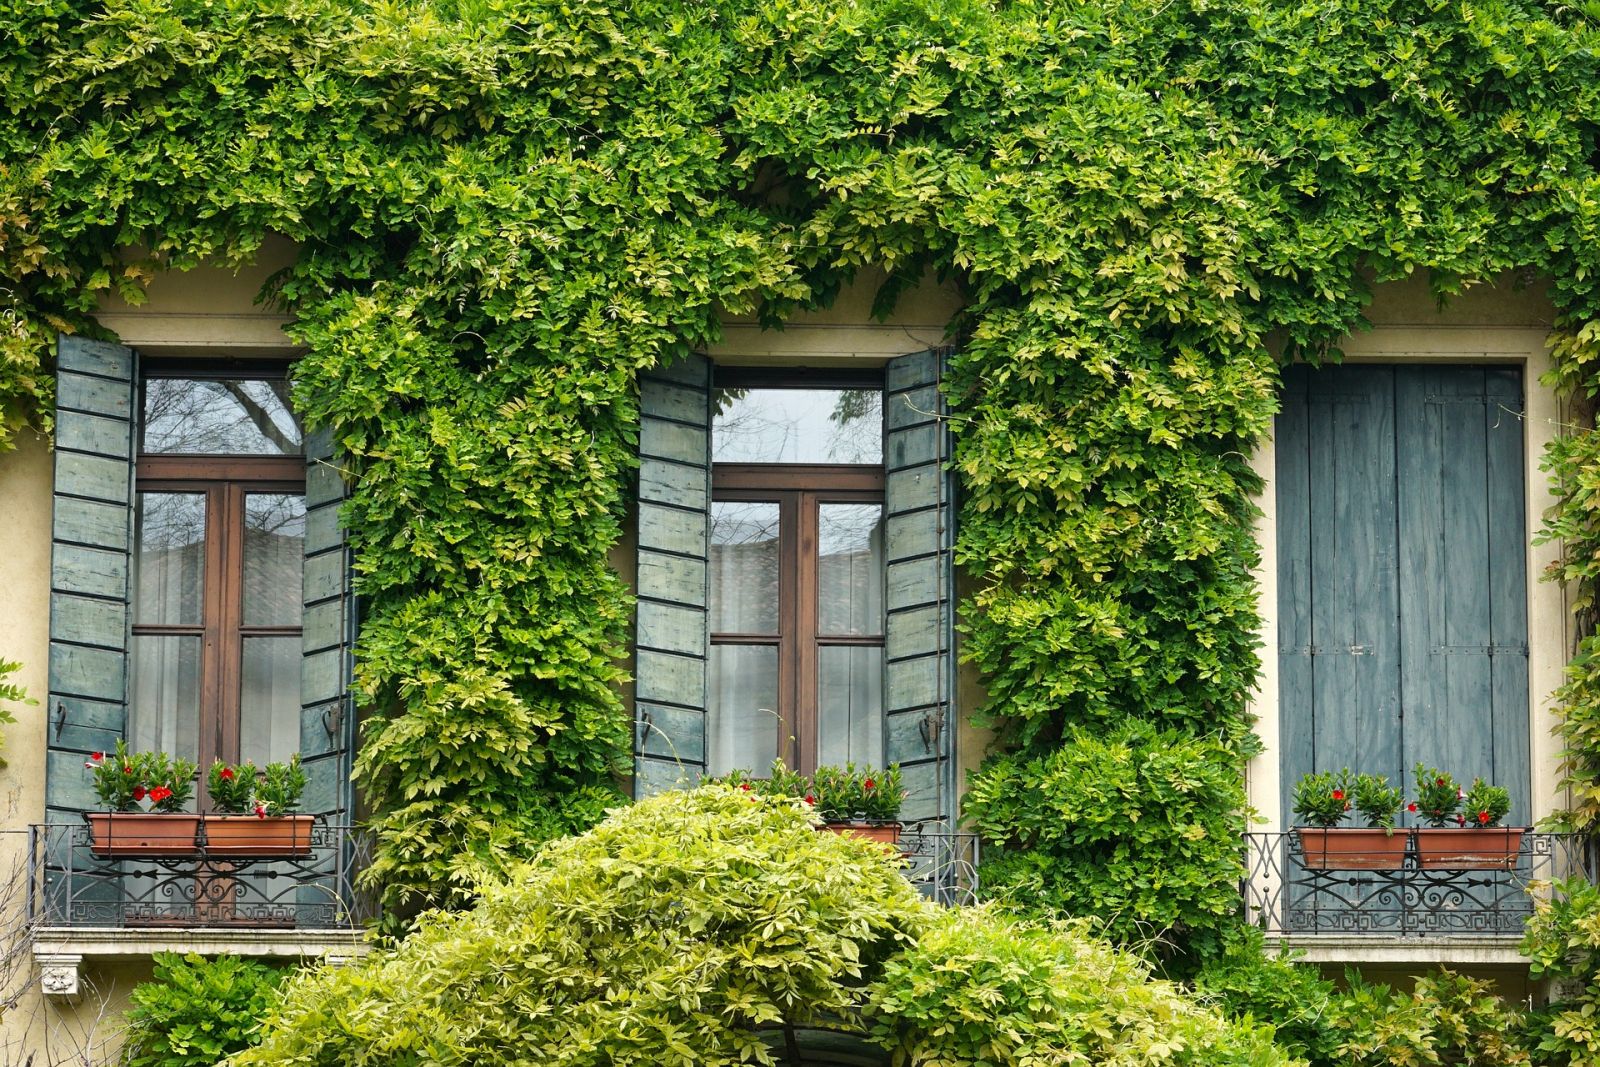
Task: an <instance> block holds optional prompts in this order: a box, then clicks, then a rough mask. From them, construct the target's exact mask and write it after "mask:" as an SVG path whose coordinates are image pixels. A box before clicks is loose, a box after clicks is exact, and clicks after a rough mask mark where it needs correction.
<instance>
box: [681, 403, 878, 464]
mask: <svg viewBox="0 0 1600 1067" xmlns="http://www.w3.org/2000/svg"><path fill="white" fill-rule="evenodd" d="M716 411H717V415H716V418H715V420H714V421H713V423H712V428H711V458H712V459H713V460H714V461H715V462H717V463H882V462H883V394H882V393H881V392H880V391H878V390H877V389H719V390H717V392H716Z"/></svg>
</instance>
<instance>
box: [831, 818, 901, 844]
mask: <svg viewBox="0 0 1600 1067" xmlns="http://www.w3.org/2000/svg"><path fill="white" fill-rule="evenodd" d="M823 826H824V828H826V829H829V830H832V831H833V832H834V833H836V834H852V835H854V836H856V837H859V838H862V839H863V840H866V841H876V842H878V843H879V844H882V845H897V844H899V843H900V824H899V823H897V822H830V823H824V824H823Z"/></svg>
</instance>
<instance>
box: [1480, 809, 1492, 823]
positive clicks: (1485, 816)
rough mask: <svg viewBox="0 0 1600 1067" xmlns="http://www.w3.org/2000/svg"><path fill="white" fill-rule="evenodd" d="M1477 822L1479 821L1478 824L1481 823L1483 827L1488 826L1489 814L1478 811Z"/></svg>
mask: <svg viewBox="0 0 1600 1067" xmlns="http://www.w3.org/2000/svg"><path fill="white" fill-rule="evenodd" d="M1478 821H1479V822H1480V823H1483V824H1484V825H1488V822H1489V813H1488V812H1486V811H1480V812H1478Z"/></svg>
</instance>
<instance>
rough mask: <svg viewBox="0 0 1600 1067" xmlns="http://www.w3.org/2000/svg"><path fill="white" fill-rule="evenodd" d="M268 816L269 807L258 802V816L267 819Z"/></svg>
mask: <svg viewBox="0 0 1600 1067" xmlns="http://www.w3.org/2000/svg"><path fill="white" fill-rule="evenodd" d="M266 817H267V809H266V808H265V807H263V806H262V805H260V804H257V805H256V818H258V819H265V818H266Z"/></svg>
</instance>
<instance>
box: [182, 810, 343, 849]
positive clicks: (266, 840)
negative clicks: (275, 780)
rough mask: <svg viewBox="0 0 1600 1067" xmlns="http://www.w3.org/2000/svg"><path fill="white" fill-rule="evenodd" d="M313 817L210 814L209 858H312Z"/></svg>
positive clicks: (314, 820)
mask: <svg viewBox="0 0 1600 1067" xmlns="http://www.w3.org/2000/svg"><path fill="white" fill-rule="evenodd" d="M315 822H316V818H315V816H311V815H269V816H267V817H266V818H262V817H260V816H258V815H207V816H206V817H205V826H206V855H207V856H239V857H262V856H309V855H311V828H312V826H313V824H315Z"/></svg>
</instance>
